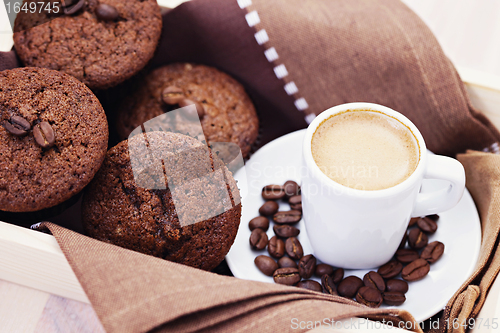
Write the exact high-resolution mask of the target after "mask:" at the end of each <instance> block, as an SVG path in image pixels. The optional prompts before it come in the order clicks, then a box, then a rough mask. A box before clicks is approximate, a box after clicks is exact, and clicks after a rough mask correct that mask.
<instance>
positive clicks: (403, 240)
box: [398, 231, 408, 250]
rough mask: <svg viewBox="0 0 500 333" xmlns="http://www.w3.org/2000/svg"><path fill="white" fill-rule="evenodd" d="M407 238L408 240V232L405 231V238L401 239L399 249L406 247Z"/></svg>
mask: <svg viewBox="0 0 500 333" xmlns="http://www.w3.org/2000/svg"><path fill="white" fill-rule="evenodd" d="M407 240H408V233H407V232H406V231H405V234H404V236H403V239H402V240H401V243H399V246H398V250H401V249H404V248H405V246H406V241H407Z"/></svg>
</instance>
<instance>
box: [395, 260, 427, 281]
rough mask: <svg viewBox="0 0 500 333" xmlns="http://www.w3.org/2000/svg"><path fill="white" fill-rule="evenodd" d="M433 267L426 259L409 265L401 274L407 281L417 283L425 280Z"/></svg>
mask: <svg viewBox="0 0 500 333" xmlns="http://www.w3.org/2000/svg"><path fill="white" fill-rule="evenodd" d="M430 268H431V266H430V265H429V263H428V262H427V261H426V260H424V259H417V260H415V261H413V262H411V263H409V264H408V266H406V267H405V268H403V271H402V272H401V277H402V278H403V279H404V280H405V281H417V280H420V279H423V278H424V277H425V276H426V275H427V273H429V270H430Z"/></svg>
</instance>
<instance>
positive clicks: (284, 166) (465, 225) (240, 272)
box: [226, 130, 481, 322]
mask: <svg viewBox="0 0 500 333" xmlns="http://www.w3.org/2000/svg"><path fill="white" fill-rule="evenodd" d="M304 135H305V130H300V131H297V132H293V133H290V134H287V135H285V136H282V137H280V138H278V139H276V140H274V141H272V142H270V143H268V144H267V145H265V146H264V147H262V148H261V149H259V150H258V151H257V152H256V153H255V154H254V155H253V156H252V157H251V158H250V160H249V161H248V162H247V163H246V167H245V172H246V177H247V179H246V181H243V179H242V181H241V182H239V183H238V184H239V185H240V186H244V187H246V188H245V189H242V193H245V195H244V197H243V199H242V206H243V210H242V217H241V223H240V227H239V230H238V234H237V236H236V240H235V242H234V244H233V246H232V248H231V250H230V251H229V253H228V255H227V256H226V261H227V263H228V265H229V268H230V269H231V272H232V273H233V274H234V276H236V277H238V278H242V279H248V280H255V281H263V282H270V283H274V282H273V279H272V277H268V276H265V275H264V274H262V273H261V272H260V271H259V270H258V269H257V267H256V266H255V264H254V259H255V257H256V256H258V255H260V254H266V255H268V253H267V250H262V251H254V250H252V249H251V248H250V245H249V237H250V230H249V229H248V222H249V221H250V220H251V219H252V218H254V217H256V216H258V215H259V213H258V209H259V207H260V206H261V205H262V204H263V203H264V200H263V199H262V197H261V190H262V187H263V186H265V185H268V184H283V183H284V182H285V181H287V180H295V181H296V182H298V183H299V184H300V178H301V177H300V172H301V166H302V148H301V147H302V140H303V137H304ZM243 174H244V172H242V170H240V171H238V172H236V174H235V178H236V179H238V178H243ZM435 186H439V184H435V183H434V184H431V182H426V183H424V184H423V187H422V190H423V191H426V190H428V189H431V188H432V187H435ZM288 209H289V206H288V204H287V203H284V202H280V210H288ZM439 216H440V219H439V221H438V225H439V228H438V230H437V232H436V233H435V234H434V235H431V236H430V237H429V242H431V241H434V240H439V241H441V242H443V243H444V244H445V252H444V254H443V256H442V257H441V259H439V260H438V261H437V262H436V263H434V264H431V270H430V272H429V274H428V275H427V276H426V277H425V278H424V279H422V280H420V281H416V282H410V283H409V286H410V289H409V290H408V293H407V294H406V298H407V300H406V302H405V303H404V304H403V305H401V306H400V307H399V308H401V309H405V310H407V311H409V312H410V313H411V314H412V315H413V316H414V317H415V319H416V320H417V321H419V322H420V321H423V320H425V319H428V318H430V317H432V316H433V315H434V314H436V313H438V312H439V311H440V310H441V309H443V308H444V306H445V305H446V303H447V302H448V300H449V299H450V298H451V297H452V296H453V294H454V293H455V291H456V290H457V289H458V288H459V287H460V286H461V285H462V283H463V282H464V281H465V280H466V279H467V278H468V277H469V276H470V275H471V274H472V272H473V269H474V267H475V265H476V261H477V259H478V256H479V248H480V245H481V224H480V221H479V216H478V213H477V210H476V206H475V205H474V201H473V200H472V197H471V196H470V194H469V192H468V191H467V190H465V193H464V196H463V197H462V200H461V201H460V202H459V203H458V205H457V206H455V207H454V208H453V209H451V210H449V211H446V212H443V213H441V214H439ZM272 226H273V222H271V226H270V227H269V230H268V231H267V234H268V236H269V238H271V237H272V236H273V235H274V232H273V228H272ZM297 227H298V228H299V229H300V234H299V236H298V238H299V240H300V242H301V244H302V247H303V248H304V255H305V254H310V253H312V248H311V245H310V243H309V240H308V239H307V234H306V228H305V226H304V221H303V220H301V221H300V222H299V223H298V225H297ZM367 272H368V270H346V271H345V276H348V275H356V276H358V277H360V278H363V276H364V275H365V274H366V273H367ZM313 279H315V280H317V281H320V279H317V278H315V277H313Z"/></svg>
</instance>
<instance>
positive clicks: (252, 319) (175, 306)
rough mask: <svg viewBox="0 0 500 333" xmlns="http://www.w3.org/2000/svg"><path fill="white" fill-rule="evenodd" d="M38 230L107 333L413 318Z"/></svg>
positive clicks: (271, 328) (272, 328) (268, 328)
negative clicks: (49, 239)
mask: <svg viewBox="0 0 500 333" xmlns="http://www.w3.org/2000/svg"><path fill="white" fill-rule="evenodd" d="M42 227H47V228H48V229H49V230H50V231H51V232H52V234H53V235H54V237H55V238H56V239H57V241H58V243H59V245H60V247H61V250H62V251H63V253H64V254H65V256H66V258H67V259H68V262H69V263H70V265H71V267H72V268H73V271H74V272H75V274H76V276H77V278H78V279H79V281H80V282H81V284H82V287H83V289H84V290H85V292H86V294H87V296H88V298H89V300H90V302H91V303H92V305H93V307H94V309H95V311H96V313H97V315H98V316H99V319H100V320H101V322H102V324H103V326H104V328H105V329H106V331H107V332H110V333H111V332H120V333H126V332H147V331H149V330H152V329H155V328H157V331H159V332H197V331H200V330H204V331H207V332H210V331H212V332H235V331H238V332H276V331H292V320H293V318H297V320H298V321H306V322H307V321H312V322H316V321H321V322H323V321H324V320H325V319H326V320H328V319H334V320H340V319H344V318H350V317H359V316H362V317H364V316H369V315H378V316H383V317H384V318H391V317H394V318H395V320H396V321H397V320H403V321H414V318H413V317H412V316H411V315H410V314H409V313H408V312H406V311H400V310H397V309H370V308H367V307H364V306H361V305H360V304H357V303H355V302H353V301H350V300H346V299H344V298H342V297H338V296H330V295H327V294H322V293H316V292H312V291H308V290H305V289H301V288H295V287H287V286H282V285H278V284H270V283H262V282H255V281H246V280H241V279H237V278H233V277H227V276H221V275H217V274H213V273H210V272H205V271H202V270H199V269H195V268H191V267H187V266H184V265H180V264H176V263H172V262H169V261H166V260H162V259H158V258H155V257H151V256H147V255H144V254H141V253H138V252H134V251H130V250H126V249H123V248H120V247H117V246H114V245H111V244H107V243H104V242H101V241H97V240H94V239H92V238H89V237H86V236H83V235H80V234H78V233H76V232H73V231H70V230H68V229H65V228H62V227H60V226H57V225H55V224H52V223H44V224H42ZM398 317H399V318H398ZM162 325H163V326H162ZM305 330H306V329H295V330H293V331H294V332H302V331H305ZM418 332H421V331H418Z"/></svg>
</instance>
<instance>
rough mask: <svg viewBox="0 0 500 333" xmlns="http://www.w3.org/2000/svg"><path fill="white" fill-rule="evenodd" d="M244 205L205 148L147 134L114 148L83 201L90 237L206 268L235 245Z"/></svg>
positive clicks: (175, 135)
mask: <svg viewBox="0 0 500 333" xmlns="http://www.w3.org/2000/svg"><path fill="white" fill-rule="evenodd" d="M240 218H241V199H240V194H239V191H238V188H237V186H236V182H235V180H234V178H233V176H232V174H231V172H230V171H228V169H227V168H226V166H225V165H224V164H223V163H222V161H221V160H220V159H219V158H218V157H217V155H216V154H212V151H211V150H210V149H209V147H207V145H206V144H203V143H201V142H200V141H198V140H196V139H193V138H191V137H188V136H186V135H182V134H178V133H170V132H159V131H153V132H146V133H140V134H137V135H135V136H133V137H132V138H130V139H128V140H125V141H122V142H121V143H119V144H118V145H116V146H115V147H113V148H111V149H110V150H109V151H108V153H107V155H106V159H105V161H104V163H103V165H102V168H101V169H100V170H99V172H98V173H97V175H96V176H95V178H94V180H92V182H91V183H90V185H89V186H88V187H87V188H86V190H85V194H84V197H83V202H82V222H83V226H84V228H85V230H86V232H87V233H88V235H89V236H91V237H93V238H96V239H99V240H101V241H105V242H108V243H112V244H115V245H118V246H122V247H125V248H128V249H131V250H135V251H138V252H142V253H145V254H150V255H153V256H157V257H160V258H164V259H167V260H170V261H174V262H178V263H181V264H185V265H188V266H192V267H197V268H201V269H204V270H212V269H213V268H215V267H216V266H217V265H218V264H219V263H220V262H221V261H222V260H223V259H224V256H225V255H226V254H227V252H228V251H229V249H230V247H231V245H232V244H233V242H234V239H235V237H236V233H237V231H238V226H239V223H240Z"/></svg>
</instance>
